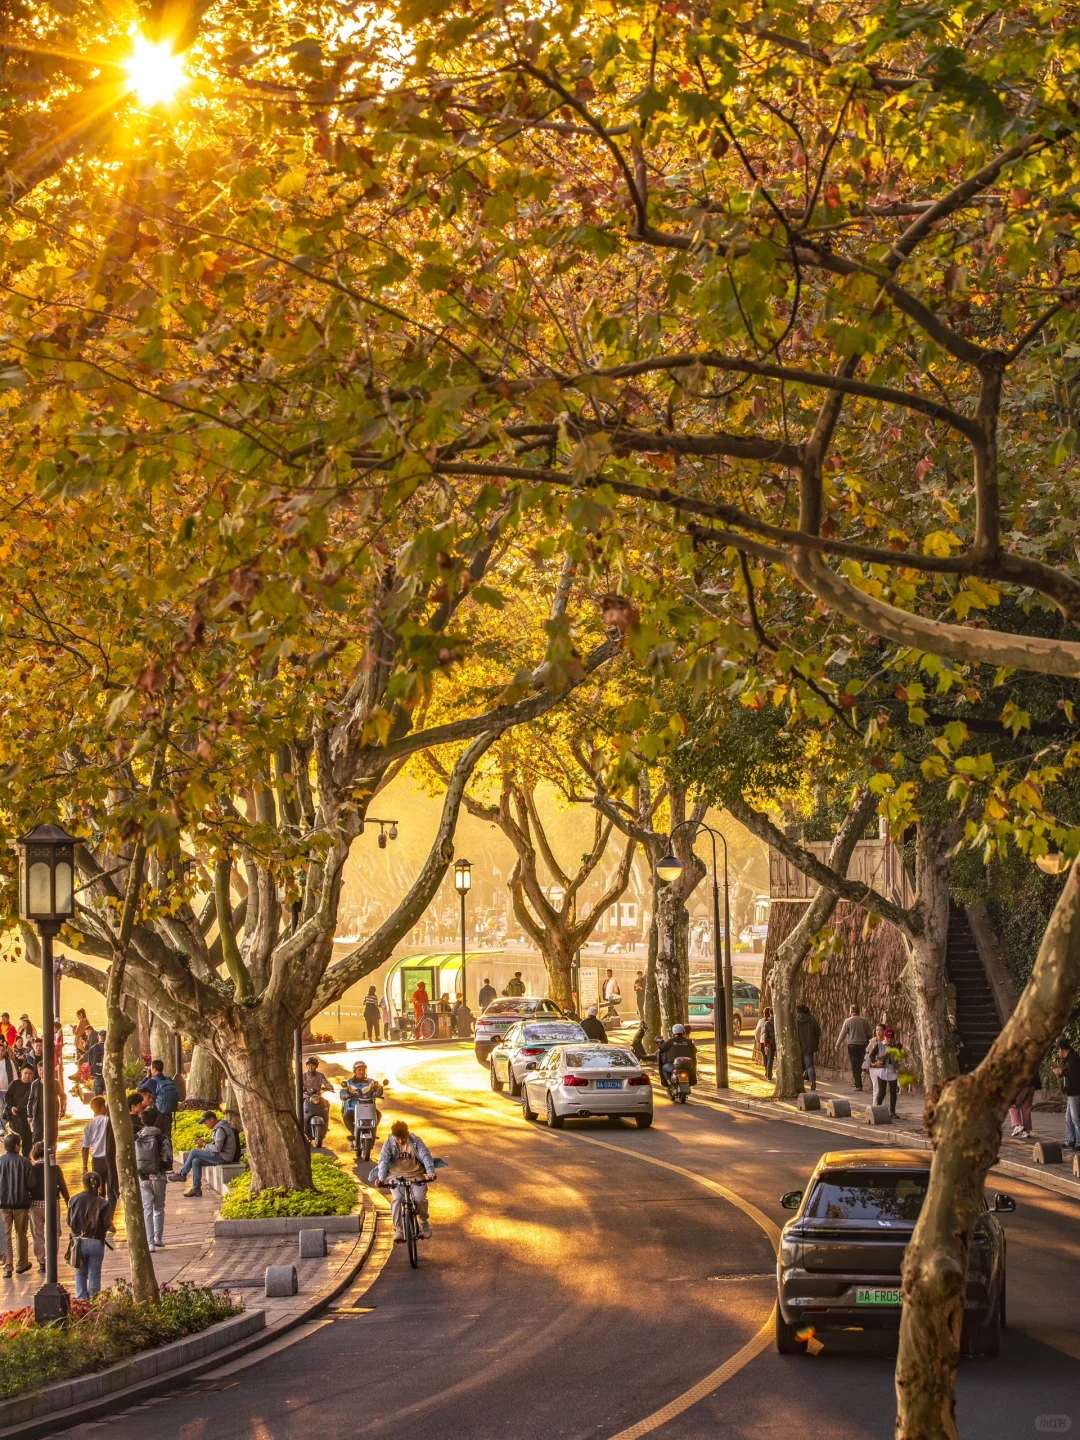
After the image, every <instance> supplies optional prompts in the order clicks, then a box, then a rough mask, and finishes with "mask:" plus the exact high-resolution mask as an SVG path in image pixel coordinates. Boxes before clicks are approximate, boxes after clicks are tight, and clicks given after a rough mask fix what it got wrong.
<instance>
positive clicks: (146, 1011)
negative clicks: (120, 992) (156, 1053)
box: [137, 1000, 154, 1055]
mask: <svg viewBox="0 0 1080 1440" xmlns="http://www.w3.org/2000/svg"><path fill="white" fill-rule="evenodd" d="M137 1003H138V1010H139V1054H140V1055H151V1054H153V1050H154V1045H153V1041H152V1040H151V1038H150V1033H151V1023H150V1006H149V1005H148V1004H147V1003H146V1001H145V1000H140V1001H138V1002H137Z"/></svg>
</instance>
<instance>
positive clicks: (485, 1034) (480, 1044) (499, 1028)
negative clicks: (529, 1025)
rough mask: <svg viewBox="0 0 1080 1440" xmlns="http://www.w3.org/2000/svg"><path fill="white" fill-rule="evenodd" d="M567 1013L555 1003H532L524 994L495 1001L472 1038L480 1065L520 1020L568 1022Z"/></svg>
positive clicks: (538, 1001) (477, 1023) (481, 1017)
mask: <svg viewBox="0 0 1080 1440" xmlns="http://www.w3.org/2000/svg"><path fill="white" fill-rule="evenodd" d="M567 1018H568V1017H567V1014H566V1011H565V1010H563V1008H562V1007H561V1006H560V1005H556V1004H555V1001H554V1000H529V999H526V997H525V996H524V995H521V996H514V997H512V998H507V999H504V1000H492V1002H491V1004H490V1005H489V1006H488V1007H487V1008H486V1009H485V1011H484V1013H483V1014H482V1015H481V1016H480V1018H479V1019H478V1020H477V1022H476V1034H475V1035H474V1037H473V1054H474V1055H475V1056H476V1058H477V1060H478V1061H479V1062H480V1064H481V1065H486V1064H487V1063H488V1056H489V1055H490V1054H491V1052H492V1050H494V1049H495V1046H496V1045H497V1044H498V1043H499V1041H500V1040H501V1039H502V1037H503V1036H504V1035H505V1034H506V1032H507V1031H508V1030H510V1029H512V1028H513V1027H514V1026H515V1025H516V1024H517V1022H518V1021H519V1020H548V1019H550V1020H565V1019H567Z"/></svg>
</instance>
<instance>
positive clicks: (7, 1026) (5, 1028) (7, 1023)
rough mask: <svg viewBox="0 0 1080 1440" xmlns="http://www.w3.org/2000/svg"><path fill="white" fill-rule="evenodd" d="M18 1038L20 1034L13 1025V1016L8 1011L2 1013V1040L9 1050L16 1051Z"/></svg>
mask: <svg viewBox="0 0 1080 1440" xmlns="http://www.w3.org/2000/svg"><path fill="white" fill-rule="evenodd" d="M18 1038H19V1037H18V1032H17V1031H16V1029H15V1026H14V1025H13V1024H12V1023H11V1016H10V1015H9V1014H8V1012H7V1011H6V1010H4V1011H3V1012H0V1040H3V1042H4V1044H5V1045H6V1046H7V1047H8V1049H9V1050H14V1048H15V1041H16V1040H17V1039H18Z"/></svg>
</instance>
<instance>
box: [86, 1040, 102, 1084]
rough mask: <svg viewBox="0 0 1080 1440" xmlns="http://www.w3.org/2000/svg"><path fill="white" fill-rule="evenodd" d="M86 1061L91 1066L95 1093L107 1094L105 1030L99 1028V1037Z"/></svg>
mask: <svg viewBox="0 0 1080 1440" xmlns="http://www.w3.org/2000/svg"><path fill="white" fill-rule="evenodd" d="M86 1063H87V1064H88V1065H89V1066H90V1078H91V1079H92V1080H93V1082H94V1094H95V1095H104V1094H105V1031H104V1030H99V1031H98V1034H97V1039H96V1040H95V1041H94V1043H93V1044H92V1045H91V1046H90V1049H89V1050H87V1052H86Z"/></svg>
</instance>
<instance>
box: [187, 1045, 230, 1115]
mask: <svg viewBox="0 0 1080 1440" xmlns="http://www.w3.org/2000/svg"><path fill="white" fill-rule="evenodd" d="M224 1083H225V1072H224V1070H222V1068H221V1065H220V1063H219V1061H218V1059H217V1057H216V1056H215V1055H214V1053H213V1051H212V1050H210V1049H209V1048H208V1047H207V1046H205V1045H196V1046H195V1047H194V1049H193V1050H192V1053H191V1068H190V1070H189V1071H188V1074H187V1097H186V1098H187V1100H189V1101H195V1100H197V1101H199V1103H200V1104H202V1105H208V1106H210V1107H211V1108H213V1109H216V1108H217V1107H218V1105H220V1103H221V1091H222V1086H223V1085H224Z"/></svg>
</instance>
